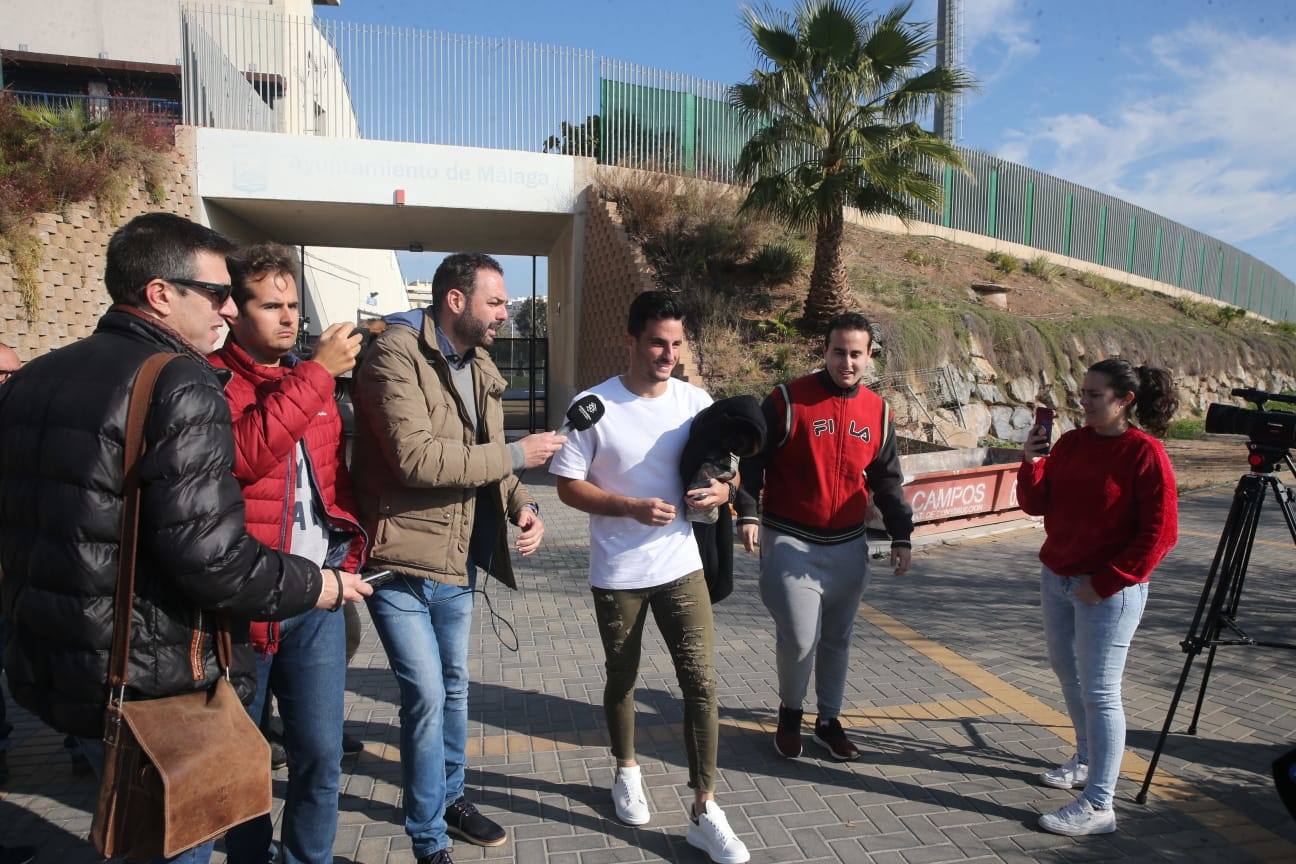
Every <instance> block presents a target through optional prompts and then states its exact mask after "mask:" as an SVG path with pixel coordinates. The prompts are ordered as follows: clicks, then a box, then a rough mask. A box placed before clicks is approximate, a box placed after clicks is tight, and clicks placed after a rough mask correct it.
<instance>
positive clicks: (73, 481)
mask: <svg viewBox="0 0 1296 864" xmlns="http://www.w3.org/2000/svg"><path fill="white" fill-rule="evenodd" d="M232 251H233V246H232V244H231V243H230V242H229V241H228V240H226V239H225V238H224V237H222V236H221V235H219V234H217V233H216V232H214V231H212V230H210V229H208V228H204V227H202V226H201V225H196V224H194V223H193V222H190V221H188V220H186V219H181V218H180V217H178V216H173V215H170V214H166V213H150V214H146V215H143V216H138V217H136V218H135V219H132V220H131V221H130V222H128V223H127V224H126V225H124V226H122V228H120V229H119V230H118V231H117V232H116V233H115V234H114V235H113V237H112V239H111V240H110V241H109V244H108V254H107V266H106V269H105V273H104V282H105V284H106V286H107V288H108V293H109V295H110V296H111V297H112V299H113V302H114V305H113V306H112V307H111V308H110V309H109V310H108V311H107V312H106V313H105V314H104V316H103V317H102V318H101V319H100V321H99V326H98V328H97V329H96V331H95V333H94V334H93V335H92V336H90V337H88V338H86V339H83V340H81V341H80V342H77V343H76V344H74V345H69V346H67V347H65V348H61V349H59V350H57V351H53V352H51V353H49V354H46V355H45V356H43V357H39V358H37V359H36V360H33V361H31V362H30V363H28V364H27V365H26V366H25V367H23V369H22V370H21V371H20V372H18V373H17V374H15V375H14V376H13V378H12V379H11V380H10V381H9V383H8V384H6V385H5V387H4V389H3V390H0V514H3V522H0V567H3V570H4V573H5V578H4V582H3V583H0V600H2V601H3V611H4V614H5V615H6V617H7V618H8V619H9V625H10V633H9V637H8V641H7V644H6V646H5V650H6V654H5V671H6V673H7V675H8V678H9V685H10V688H11V691H12V693H13V696H14V699H15V701H17V702H18V704H20V705H22V706H23V707H25V708H26V709H27V710H29V711H31V712H32V713H34V714H36V715H37V716H38V717H40V719H41V720H42V721H44V722H45V723H47V724H48V725H50V726H52V727H54V728H55V729H57V730H59V731H60V732H63V733H65V734H72V735H76V736H77V737H79V738H80V739H82V746H83V748H84V750H85V753H86V756H87V758H88V759H89V760H90V762H91V764H92V766H94V767H95V768H96V770H101V769H102V766H103V758H104V748H103V744H102V743H101V740H100V739H101V738H102V735H103V717H104V708H105V703H106V702H107V695H108V688H107V686H106V681H107V672H108V669H107V666H108V654H109V647H110V646H111V644H112V629H113V626H112V625H113V595H114V592H115V589H116V586H117V565H118V558H119V546H120V542H121V525H122V506H123V498H122V489H123V486H124V478H123V473H124V472H123V465H122V451H123V448H124V446H125V440H124V439H125V427H126V411H127V402H128V399H129V395H130V390H131V385H132V382H133V381H134V380H135V376H136V373H137V372H138V370H139V368H140V366H141V364H143V362H144V361H145V360H146V359H148V358H149V357H150V356H152V355H154V354H158V353H174V354H178V355H180V357H179V359H176V360H173V361H172V362H171V363H169V364H168V365H167V366H166V367H165V368H164V369H163V371H162V375H161V377H160V378H159V379H158V382H157V388H156V390H155V392H154V394H153V399H152V401H151V402H150V408H149V412H148V419H147V422H146V425H145V430H144V438H145V452H144V456H143V458H142V459H141V460H140V463H139V466H138V468H137V470H138V472H139V482H140V493H141V499H140V501H141V507H140V515H139V523H140V530H139V540H140V549H139V557H138V564H137V567H136V580H135V593H136V598H135V627H134V630H133V633H132V638H131V647H130V658H129V662H130V670H131V678H130V682H129V684H128V686H127V690H126V698H127V699H128V700H133V699H148V698H156V697H161V696H171V695H175V694H178V693H184V692H190V691H196V690H206V689H208V688H210V687H211V686H212V685H213V684H214V683H215V682H216V679H217V678H218V676H220V675H222V670H221V669H220V667H219V664H218V663H217V660H216V653H215V644H216V638H215V630H216V626H217V623H218V621H219V620H220V618H221V617H222V616H224V617H225V618H226V619H227V620H228V621H229V622H230V625H231V630H232V632H233V635H234V638H235V650H234V657H233V663H232V668H231V669H230V670H229V675H230V678H231V681H232V683H233V684H234V687H235V689H236V690H237V691H238V693H239V695H240V696H241V697H242V698H243V699H244V700H245V701H247V700H250V699H251V697H252V695H253V693H254V692H255V688H256V669H255V665H254V663H253V656H252V652H251V651H250V650H248V647H247V644H246V641H247V621H248V620H249V619H255V620H261V621H267V620H278V619H283V618H287V617H290V616H294V615H299V614H301V613H302V612H305V611H306V610H308V609H310V608H312V607H315V608H323V609H332V608H338V607H340V606H341V604H342V603H343V602H346V601H348V600H358V599H360V598H361V597H362V596H364V595H366V594H368V593H370V589H369V586H367V585H365V584H363V583H362V582H361V581H360V579H359V577H358V576H356V575H354V574H350V573H343V572H341V571H338V570H332V569H329V568H324V569H323V570H321V568H320V567H318V566H317V565H315V564H314V563H312V562H310V561H308V560H306V559H304V558H299V557H297V556H295V555H289V554H286V553H283V552H278V551H275V550H274V549H271V548H270V547H268V546H265V545H263V544H261V543H259V542H257V541H256V540H254V539H253V538H252V537H251V536H249V535H248V533H247V529H246V527H245V525H244V508H243V496H242V494H241V493H240V491H239V485H238V482H237V481H236V480H235V478H234V474H233V466H234V443H233V439H232V438H231V435H230V411H229V406H228V405H227V404H226V402H225V395H224V392H223V389H222V386H223V384H224V375H223V373H221V372H218V371H217V369H216V368H215V367H213V366H212V365H211V364H210V363H209V362H208V361H207V358H206V355H207V354H208V353H210V352H211V351H212V350H213V349H214V348H215V347H216V345H217V343H218V342H219V341H220V339H221V337H222V336H223V335H224V331H225V320H226V318H233V317H234V316H235V315H236V310H235V308H234V304H233V302H231V300H230V285H229V281H230V280H229V272H228V270H227V269H226V265H225V256H226V255H227V254H228V253H230V252H232ZM211 848H212V847H211V844H210V843H207V844H203V845H202V846H199V847H196V848H195V849H191V850H189V851H187V852H185V853H182V854H181V855H180V856H178V857H177V858H176V859H174V860H180V861H185V862H194V864H204V862H206V861H207V860H208V858H209V857H210V855H211Z"/></svg>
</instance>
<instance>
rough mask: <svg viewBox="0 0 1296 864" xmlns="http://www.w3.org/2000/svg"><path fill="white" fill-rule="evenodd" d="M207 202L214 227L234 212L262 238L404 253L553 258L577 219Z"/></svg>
mask: <svg viewBox="0 0 1296 864" xmlns="http://www.w3.org/2000/svg"><path fill="white" fill-rule="evenodd" d="M203 200H204V203H205V204H206V206H207V208H208V211H209V217H211V221H212V224H214V225H227V224H229V223H228V221H227V220H225V219H222V218H220V217H221V215H222V214H228V215H231V216H234V217H236V218H237V219H238V220H239V222H241V223H244V224H245V225H246V226H247V228H249V229H251V230H252V231H254V232H255V233H256V234H257V235H258V236H263V237H272V238H274V239H275V240H277V241H278V242H280V243H291V244H294V245H296V244H302V245H307V246H347V247H353V248H362V249H395V250H405V249H409V248H410V247H411V246H413V245H415V244H418V245H419V246H421V247H422V248H424V249H426V250H428V251H432V250H447V249H463V250H477V251H490V252H493V253H497V254H501V255H548V254H549V250H550V249H551V248H552V247H553V245H554V243H555V242H557V240H558V238H559V237H560V236H561V235H562V232H563V230H564V229H565V228H566V226H567V225H569V224H570V222H571V216H570V214H559V213H518V212H516V211H509V210H465V209H458V208H454V209H451V208H444V207H409V206H404V207H399V206H393V205H390V204H351V203H339V202H333V201H272V200H265V199H248V198H212V197H205V198H204V199H203ZM213 211H214V212H213ZM238 233H243V232H238Z"/></svg>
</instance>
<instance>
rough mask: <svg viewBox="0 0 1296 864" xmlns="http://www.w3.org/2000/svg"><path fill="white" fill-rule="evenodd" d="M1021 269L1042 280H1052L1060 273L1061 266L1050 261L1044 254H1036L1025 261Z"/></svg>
mask: <svg viewBox="0 0 1296 864" xmlns="http://www.w3.org/2000/svg"><path fill="white" fill-rule="evenodd" d="M1014 260H1015V259H1014ZM1022 269H1023V270H1025V271H1026V272H1027V273H1029V274H1030V275H1032V276H1034V277H1035V278H1036V279H1039V280H1040V281H1042V282H1052V281H1053V280H1055V279H1057V278H1059V277H1060V276H1061V275H1062V268H1061V267H1060V266H1059V265H1057V264H1054V263H1053V262H1052V261H1050V260H1049V259H1048V256H1046V255H1036V256H1035V257H1034V258H1032V259H1030V260H1029V261H1027V262H1026V266H1024V267H1023V268H1022Z"/></svg>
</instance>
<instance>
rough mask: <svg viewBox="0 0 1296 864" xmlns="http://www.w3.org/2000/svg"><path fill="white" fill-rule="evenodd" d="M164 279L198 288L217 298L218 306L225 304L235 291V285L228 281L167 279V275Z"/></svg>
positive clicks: (175, 283)
mask: <svg viewBox="0 0 1296 864" xmlns="http://www.w3.org/2000/svg"><path fill="white" fill-rule="evenodd" d="M162 281H163V282H170V283H171V284H172V285H183V286H185V287H186V288H196V289H198V290H199V291H201V292H203V293H204V294H207V295H209V296H210V297H211V298H212V299H213V300H215V301H216V305H217V306H224V305H225V301H226V300H228V299H229V298H230V294H232V293H233V291H234V286H233V285H230V284H229V283H228V282H201V281H199V280H197V279H167V278H165V277H163V278H162Z"/></svg>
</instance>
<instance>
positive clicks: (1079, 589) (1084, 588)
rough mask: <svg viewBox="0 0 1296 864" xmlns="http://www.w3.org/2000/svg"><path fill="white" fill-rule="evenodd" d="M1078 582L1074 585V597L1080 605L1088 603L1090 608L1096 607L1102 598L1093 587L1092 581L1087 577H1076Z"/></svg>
mask: <svg viewBox="0 0 1296 864" xmlns="http://www.w3.org/2000/svg"><path fill="white" fill-rule="evenodd" d="M1077 579H1078V580H1079V581H1077V582H1076V585H1075V596H1076V598H1077V599H1079V601H1080V602H1081V603H1088V604H1089V605H1090V606H1097V605H1098V604H1099V603H1101V602H1102V600H1103V598H1102V595H1100V594H1099V593H1098V591H1097V589H1095V588H1094V587H1093V580H1092V579H1091V578H1089V577H1088V576H1079V577H1077Z"/></svg>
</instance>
